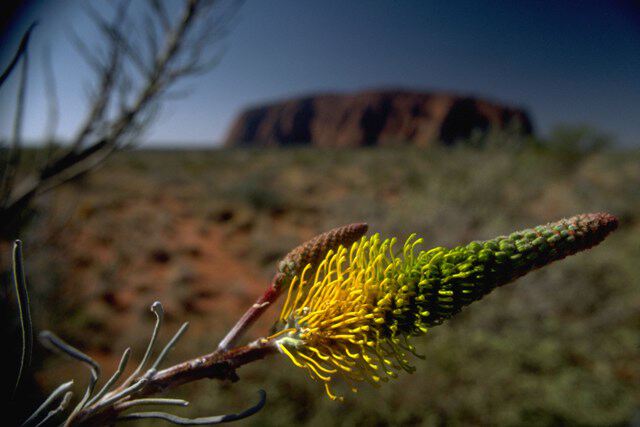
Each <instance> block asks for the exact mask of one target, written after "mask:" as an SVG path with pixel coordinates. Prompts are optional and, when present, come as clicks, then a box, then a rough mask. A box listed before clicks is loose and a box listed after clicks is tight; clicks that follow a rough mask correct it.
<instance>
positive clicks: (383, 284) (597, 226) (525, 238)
mask: <svg viewBox="0 0 640 427" xmlns="http://www.w3.org/2000/svg"><path fill="white" fill-rule="evenodd" d="M616 226H617V220H616V219H615V218H614V217H613V216H611V215H608V214H587V215H579V216H576V217H573V218H570V219H567V220H562V221H558V222H556V223H552V224H547V225H544V226H538V227H535V229H531V230H524V231H523V232H520V233H513V234H511V235H510V236H501V237H497V238H495V239H492V240H488V241H485V242H472V243H470V244H468V245H465V246H458V247H456V248H452V249H447V248H444V247H436V248H433V249H430V250H427V251H419V250H418V245H420V244H421V243H422V239H420V238H417V237H416V236H415V235H411V236H409V238H408V239H407V240H406V241H405V243H404V244H403V246H402V248H401V249H400V251H399V253H400V255H396V251H395V250H394V245H395V243H396V239H395V238H393V239H384V240H383V239H381V238H380V236H379V235H377V234H376V235H373V236H371V237H362V238H361V239H360V240H358V241H356V242H355V243H353V244H351V245H350V247H349V248H345V247H338V248H336V249H335V250H333V251H329V252H328V253H327V254H326V256H325V257H324V259H322V260H321V261H316V264H317V268H316V267H314V266H312V265H311V264H309V265H307V266H305V268H304V269H303V270H302V272H301V273H300V274H298V275H296V276H294V277H293V278H292V279H291V281H290V285H289V289H288V292H287V298H286V300H285V303H284V305H283V308H282V312H281V314H280V321H281V322H282V323H283V324H284V327H282V329H281V330H280V331H279V332H277V333H276V334H274V335H272V336H271V337H269V338H270V339H273V340H274V341H276V343H277V345H278V347H279V348H280V350H281V352H282V353H283V354H285V355H286V356H287V357H288V358H289V359H290V360H291V361H292V362H293V363H294V365H295V366H297V367H300V368H302V369H305V370H306V371H307V372H308V374H309V375H310V376H311V377H312V378H314V379H316V380H319V381H323V382H324V384H325V389H326V391H327V395H328V396H329V397H330V398H331V399H333V400H338V399H339V397H338V396H337V395H336V394H334V393H333V392H332V391H331V387H330V385H329V384H330V383H331V385H333V384H334V383H333V380H334V378H335V377H341V378H343V379H344V380H345V381H346V382H347V384H348V385H349V386H350V388H352V389H355V387H354V386H353V385H351V381H353V382H362V381H366V382H369V383H371V384H374V385H376V386H377V385H378V384H379V383H380V382H384V381H388V380H389V378H395V377H397V373H398V372H399V371H402V370H404V371H407V372H413V371H414V370H415V368H414V367H413V366H412V365H411V364H410V363H409V360H407V354H408V353H410V354H412V355H415V356H417V357H424V356H420V355H418V354H417V353H416V349H415V346H414V345H413V344H411V343H410V342H409V341H408V338H410V337H412V336H416V335H422V334H424V333H426V332H427V331H428V329H429V328H430V327H432V326H436V325H439V324H441V323H442V322H443V321H444V320H447V319H448V318H450V317H452V316H453V315H455V314H456V313H457V312H459V311H460V310H461V309H462V307H464V306H466V305H468V304H470V303H471V302H473V301H476V300H478V299H480V298H481V297H482V296H483V295H485V294H487V293H488V292H490V291H491V290H492V289H494V288H496V287H498V286H501V285H504V284H506V283H508V282H510V281H512V280H514V279H516V278H518V277H520V276H522V275H524V274H526V273H527V272H529V271H531V270H533V269H535V268H539V267H541V266H543V265H546V264H548V263H550V262H553V261H555V260H559V259H562V258H564V257H565V256H567V255H571V254H574V253H576V252H578V251H581V250H584V249H588V248H590V247H592V246H594V245H596V244H598V243H599V242H600V241H602V240H603V239H604V238H605V237H606V236H607V235H608V233H610V232H611V231H613V230H614V229H615V228H616ZM311 271H313V274H311V273H310V272H311ZM381 374H382V375H383V376H381Z"/></svg>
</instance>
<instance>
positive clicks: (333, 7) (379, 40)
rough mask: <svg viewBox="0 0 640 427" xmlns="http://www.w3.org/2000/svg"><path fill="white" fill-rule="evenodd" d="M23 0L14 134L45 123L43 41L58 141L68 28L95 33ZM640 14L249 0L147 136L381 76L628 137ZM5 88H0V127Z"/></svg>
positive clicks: (637, 107)
mask: <svg viewBox="0 0 640 427" xmlns="http://www.w3.org/2000/svg"><path fill="white" fill-rule="evenodd" d="M36 3H37V4H40V7H36V8H34V9H33V11H32V13H31V15H32V16H40V18H41V25H40V26H39V27H38V29H37V32H36V33H35V34H34V43H33V50H32V52H33V55H32V63H33V67H32V68H33V70H32V71H33V77H32V78H31V79H30V86H29V88H28V89H29V95H28V100H27V117H26V123H25V136H26V137H27V138H29V139H38V138H39V137H41V136H42V134H43V131H44V128H45V122H46V111H47V108H46V105H47V103H46V98H45V95H44V89H43V77H42V74H41V63H40V57H41V54H40V51H41V50H42V48H43V46H46V45H50V46H52V48H53V49H54V50H53V52H54V53H53V57H54V61H53V66H54V71H55V76H56V79H57V82H58V89H57V90H58V94H59V97H60V104H61V105H60V123H59V126H58V134H59V136H61V137H63V138H65V137H69V136H70V135H72V134H73V131H74V130H75V128H76V127H77V125H78V122H79V121H80V120H81V119H82V113H83V112H84V107H85V90H84V88H85V86H86V83H87V82H88V81H89V76H90V73H89V70H88V68H87V67H86V66H84V65H83V64H82V63H81V60H80V59H79V57H78V55H77V54H76V53H75V52H74V50H73V48H72V47H71V44H70V43H69V41H68V36H67V34H68V32H69V30H68V29H69V27H71V26H73V27H74V28H76V31H77V32H78V33H79V34H81V35H82V36H83V37H86V41H87V42H88V43H90V44H91V42H92V41H93V40H94V38H95V35H94V32H93V31H92V29H91V27H90V25H89V24H88V23H87V21H86V19H85V17H84V14H83V13H82V12H81V7H80V4H81V1H80V0H58V1H56V2H44V1H41V2H36ZM96 5H98V8H100V7H104V2H97V3H96ZM639 16H640V15H639V10H638V8H635V9H634V7H633V6H631V2H629V3H623V2H607V1H577V0H576V1H564V2H563V1H516V2H509V1H497V0H496V1H473V2H472V1H410V0H404V1H391V0H385V1H382V0H366V1H365V0H362V1H349V2H345V1H337V0H334V1H321V2H318V1H310V0H298V1H295V0H269V1H263V0H248V1H247V2H246V3H245V4H244V6H243V7H242V9H241V10H240V13H239V14H238V16H237V18H236V21H235V24H234V25H233V28H232V31H231V33H230V34H229V36H228V37H227V38H226V40H225V41H224V46H225V54H224V56H223V58H222V62H221V63H220V64H219V65H218V66H217V67H216V68H215V69H214V70H212V71H211V72H210V73H209V74H207V75H205V76H202V77H200V78H198V79H197V80H192V81H191V82H190V83H189V84H188V86H189V87H191V88H192V89H194V91H193V93H192V94H191V95H190V96H189V97H188V98H186V99H183V100H178V101H172V102H169V103H167V104H166V108H165V109H164V110H163V112H162V115H161V117H160V120H159V121H158V122H157V123H156V124H155V125H154V126H153V128H152V129H151V132H150V134H149V135H148V137H147V138H146V139H147V140H148V142H146V144H151V145H154V144H155V145H158V144H166V143H183V144H185V145H186V144H189V145H192V144H199V145H211V144H213V143H215V142H217V141H220V140H222V139H223V137H224V134H225V132H226V131H227V129H228V127H229V125H230V122H231V120H232V119H233V117H234V116H235V114H237V113H238V112H239V111H240V110H241V109H242V108H244V107H246V106H248V105H252V104H256V103H260V102H262V101H266V100H274V99H278V98H283V97H287V96H292V95H300V94H303V93H308V92H316V91H354V90H359V89H368V88H375V87H380V86H382V87H405V88H417V89H425V90H431V89H433V90H447V91H454V92H460V93H465V94H474V95H479V96H485V97H488V98H491V99H496V100H499V101H503V102H506V103H509V104H514V105H519V106H524V107H526V108H527V109H528V110H529V111H530V113H531V115H532V116H533V119H534V124H535V126H536V128H537V130H538V131H539V133H541V134H545V133H547V132H548V131H549V130H550V129H551V128H552V127H553V126H555V125H557V124H561V123H563V124H589V125H591V126H594V127H596V128H598V129H600V130H602V131H604V132H607V133H609V134H612V135H614V136H615V137H616V138H617V139H618V140H619V141H620V142H621V143H622V144H624V145H634V146H637V145H640V78H639V77H638V76H640V18H639ZM22 26H26V21H25V22H21V23H19V24H18V25H16V26H15V27H16V29H17V30H19V29H20V28H21V27H22ZM3 44H5V43H3ZM3 48H4V46H3ZM6 53H7V51H6V49H3V52H2V54H3V55H2V59H3V63H6V56H7V55H6ZM14 92H15V85H9V86H7V87H5V88H2V91H0V134H2V135H6V133H7V129H9V128H10V126H9V123H10V119H11V105H12V104H11V103H10V102H8V101H10V100H11V99H12V96H13V94H14Z"/></svg>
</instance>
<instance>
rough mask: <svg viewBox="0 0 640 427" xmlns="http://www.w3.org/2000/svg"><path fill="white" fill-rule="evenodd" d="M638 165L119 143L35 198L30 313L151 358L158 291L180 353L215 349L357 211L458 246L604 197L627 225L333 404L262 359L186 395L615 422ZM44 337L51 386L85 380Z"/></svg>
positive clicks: (311, 414)
mask: <svg viewBox="0 0 640 427" xmlns="http://www.w3.org/2000/svg"><path fill="white" fill-rule="evenodd" d="M639 164H640V153H638V152H637V150H636V151H624V152H623V151H598V150H591V151H585V150H580V149H577V148H576V147H573V148H567V149H560V148H558V147H551V148H549V147H543V146H534V145H533V144H532V145H529V144H526V143H523V144H517V143H513V144H504V143H498V144H495V145H491V144H489V146H487V147H485V148H482V149H481V148H477V147H476V148H474V147H470V146H456V147H453V148H448V149H444V148H432V149H424V150H419V149H413V148H408V147H396V148H376V149H358V150H326V151H323V150H318V149H296V150H248V149H241V150H240V149H237V150H210V151H161V150H154V151H145V150H139V151H135V152H129V153H121V154H118V155H116V156H115V157H114V158H113V159H112V160H111V161H110V162H109V163H108V164H107V165H106V166H105V167H103V168H102V169H100V170H99V171H97V172H95V173H94V174H92V175H90V176H87V177H86V178H84V179H83V180H82V181H81V182H77V183H75V184H72V185H67V186H64V187H60V188H59V189H57V190H55V191H54V192H52V193H49V194H47V195H46V196H44V197H42V198H41V199H40V200H39V206H38V209H37V213H36V215H35V216H34V218H33V219H32V221H31V223H30V225H29V228H28V230H27V232H26V234H25V235H24V236H23V238H24V240H25V254H26V258H27V260H26V265H27V268H28V271H29V272H30V274H29V284H30V290H31V294H32V297H31V299H32V305H33V313H34V318H35V325H36V327H37V328H38V329H40V328H43V329H44V328H48V329H53V330H55V331H56V332H57V333H58V334H59V335H61V336H63V337H65V338H66V339H68V340H69V341H70V342H71V343H73V344H75V345H77V346H78V347H79V348H81V349H82V350H83V351H86V352H88V353H90V354H92V355H94V356H95V357H96V359H98V360H99V361H100V362H101V363H103V364H104V366H105V367H108V368H111V369H112V368H114V367H115V365H116V364H117V362H118V359H119V356H120V354H121V352H122V351H123V350H124V348H125V347H127V346H129V345H132V344H133V351H134V356H133V357H134V358H140V357H141V356H142V353H143V352H144V347H145V345H146V340H147V337H148V335H149V332H150V328H151V324H152V318H153V316H152V314H151V312H150V311H149V309H148V307H149V304H150V303H151V302H153V301H154V300H160V301H162V302H163V304H164V306H165V311H166V315H167V317H166V319H167V325H166V326H165V328H164V332H165V333H166V334H169V333H171V332H173V331H175V329H177V327H178V326H179V325H180V323H181V322H183V321H187V320H188V321H190V322H191V328H190V330H189V331H188V333H187V335H186V336H185V337H184V339H183V341H182V344H181V345H180V346H178V347H177V348H176V349H175V351H174V352H173V353H172V354H171V356H170V358H171V360H173V361H178V360H181V359H183V358H187V357H190V356H196V355H198V354H202V353H206V352H210V351H212V350H213V349H214V348H215V346H216V345H217V343H218V341H219V340H220V339H221V338H222V336H223V334H224V333H225V332H226V330H227V329H228V328H229V327H230V326H231V325H232V324H233V323H234V322H235V320H236V318H237V316H238V315H239V314H241V312H242V311H243V310H244V309H245V308H246V307H247V306H248V305H250V304H252V303H253V301H254V300H255V298H256V297H257V296H258V295H259V294H260V293H261V292H262V290H263V289H264V288H265V287H266V285H267V284H268V282H269V280H270V278H271V276H272V275H273V272H274V270H275V268H276V266H275V263H276V262H277V260H278V259H279V258H280V257H281V256H282V255H284V254H285V253H286V252H287V251H288V250H290V249H291V248H292V247H294V246H296V245H297V244H299V243H300V242H302V241H304V240H306V239H308V238H310V237H312V236H313V235H315V234H317V233H319V232H321V231H324V230H327V229H329V228H332V227H334V226H337V225H341V224H346V223H350V222H360V221H365V222H367V223H369V226H370V229H371V230H373V231H379V232H381V233H382V234H383V235H395V236H398V237H400V238H403V237H406V236H408V235H409V234H410V233H412V232H416V233H418V234H419V235H421V236H422V237H424V239H425V242H426V243H425V247H431V246H438V245H443V246H452V245H456V244H459V243H464V242H468V241H471V240H477V239H485V238H491V237H494V236H496V235H499V234H505V233H509V232H511V231H513V230H516V229H520V228H524V227H528V226H532V225H536V224H541V223H545V222H548V221H552V220H556V219H559V218H562V217H565V216H570V215H573V214H576V213H579V212H597V211H608V212H611V213H613V214H615V215H617V216H618V218H619V219H620V229H619V231H618V232H617V233H615V234H614V235H612V236H611V237H610V238H609V239H607V241H606V242H604V243H603V244H602V245H601V246H599V247H597V248H595V249H593V250H591V251H589V252H587V253H583V254H579V255H576V256H574V257H572V258H570V259H567V260H565V261H563V262H562V263H557V264H554V265H552V266H550V267H547V268H545V269H543V270H540V271H538V272H535V273H532V274H530V275H528V276H527V277H525V278H522V279H519V280H518V281H517V282H516V283H514V284H512V285H509V286H506V287H504V288H501V289H499V290H497V291H495V292H494V293H493V294H491V295H490V296H488V297H486V298H485V299H484V300H483V301H481V302H480V303H477V304H474V305H473V306H471V307H469V308H467V309H465V310H464V311H463V312H462V313H461V314H460V315H458V316H457V317H455V318H454V319H453V320H451V321H450V322H447V323H445V324H444V325H442V326H439V327H437V328H433V329H432V330H430V331H429V332H428V333H427V335H426V336H425V337H423V338H420V339H417V340H415V343H416V345H417V346H418V350H419V352H420V353H422V354H423V355H424V356H425V360H417V361H416V366H417V372H416V373H414V374H412V375H409V374H401V375H400V378H399V379H398V380H397V381H393V382H391V383H389V384H385V385H384V386H383V387H381V388H379V389H376V388H373V387H366V386H365V387H362V388H361V390H360V392H359V393H358V394H357V395H348V396H346V400H345V402H344V403H341V404H340V403H336V402H332V401H330V400H329V399H327V398H326V396H324V394H323V392H322V390H321V387H320V386H319V385H318V384H316V383H313V382H312V381H309V379H308V378H307V377H306V376H305V375H304V374H303V373H302V372H300V371H299V370H298V369H295V368H293V367H292V366H291V365H290V364H289V363H288V362H287V361H286V360H284V359H282V358H274V357H272V358H268V359H265V360H263V361H261V362H259V363H255V364H252V365H249V366H247V367H244V368H242V369H240V370H239V372H238V373H239V375H240V377H241V381H240V382H238V383H234V384H231V383H228V384H227V383H219V382H214V381H211V382H202V381H201V382H198V383H195V384H192V385H189V386H187V387H185V388H184V389H181V393H183V396H187V397H188V398H189V399H190V400H191V401H192V405H191V407H190V408H189V409H187V410H186V411H187V412H185V413H188V414H189V415H190V416H196V415H198V414H201V415H207V414H210V413H212V412H213V413H215V412H219V413H223V412H229V411H232V410H235V409H241V408H243V407H246V403H247V402H248V401H254V400H255V399H256V391H257V390H258V389H260V388H263V389H265V390H266V391H267V393H268V396H269V397H268V403H267V405H268V406H267V409H266V410H264V411H262V412H261V413H259V414H257V415H255V416H254V417H252V418H249V419H248V420H245V421H241V422H240V423H244V424H246V425H287V424H291V423H296V424H306V425H318V426H319V425H334V424H336V423H338V424H343V425H371V424H375V425H442V424H443V423H446V424H448V425H469V424H476V425H481V424H482V425H486V424H501V425H558V424H568V425H624V424H626V423H629V422H631V421H632V420H637V419H638V417H640V389H639V388H638V384H639V383H640V334H638V330H639V327H640V278H639V276H638V272H637V260H638V259H639V257H640V246H639V245H638V236H639V235H640V221H639V220H640V214H639V213H638V212H640V191H639V189H640V168H638V165H639ZM276 315H277V310H273V312H271V313H270V314H269V315H267V316H265V318H264V319H262V321H261V322H260V323H259V324H257V325H256V326H255V328H254V330H253V334H254V336H256V337H257V336H259V335H264V334H265V333H267V332H268V330H269V328H270V327H271V323H270V322H272V321H273V320H274V319H275V318H276ZM163 338H165V339H166V338H167V336H164V337H163ZM36 350H37V353H36V358H35V360H36V363H35V365H34V370H35V371H36V372H37V373H36V380H37V383H38V384H39V385H40V386H41V387H42V388H43V389H51V388H52V387H53V386H54V385H57V384H58V383H60V382H61V381H63V380H67V379H69V378H70V377H73V376H77V375H74V374H76V373H77V366H76V365H74V364H73V363H68V362H66V361H65V360H62V359H60V358H57V357H52V356H50V355H48V354H46V353H45V352H44V351H42V350H41V349H38V348H36ZM178 394H179V393H178ZM34 398H35V396H34Z"/></svg>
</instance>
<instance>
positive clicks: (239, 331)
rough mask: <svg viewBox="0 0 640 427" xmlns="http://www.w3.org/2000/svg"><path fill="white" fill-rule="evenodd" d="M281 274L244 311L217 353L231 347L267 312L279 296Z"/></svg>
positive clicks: (219, 346)
mask: <svg viewBox="0 0 640 427" xmlns="http://www.w3.org/2000/svg"><path fill="white" fill-rule="evenodd" d="M281 276H282V273H278V274H276V275H275V276H274V277H273V280H272V281H271V284H270V285H269V287H268V288H267V290H266V291H265V292H264V294H263V295H262V296H261V297H260V298H258V300H257V301H256V302H255V303H254V304H253V305H252V306H251V307H249V308H248V309H247V311H245V313H244V314H243V315H242V317H241V318H240V319H239V320H238V322H237V323H236V324H235V325H234V326H233V328H231V330H230V331H229V332H228V333H227V335H225V337H224V338H223V339H222V341H220V344H218V351H219V352H224V351H227V350H228V349H229V348H231V347H233V346H234V345H235V344H236V343H237V342H238V340H239V339H240V338H242V336H243V335H244V333H245V332H246V331H247V329H249V328H250V327H251V325H253V324H254V323H255V322H256V320H258V318H259V317H260V316H262V313H264V312H265V311H267V309H268V308H269V306H270V305H271V304H273V303H274V302H275V301H276V300H277V299H278V297H279V296H280V293H281V291H280V289H281V287H280V286H278V281H279V280H280V278H281Z"/></svg>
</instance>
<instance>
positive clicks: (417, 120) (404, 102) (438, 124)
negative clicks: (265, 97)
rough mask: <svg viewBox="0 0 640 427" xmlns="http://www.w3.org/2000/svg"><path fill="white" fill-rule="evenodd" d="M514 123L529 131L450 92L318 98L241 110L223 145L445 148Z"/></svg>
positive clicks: (516, 116) (515, 115)
mask: <svg viewBox="0 0 640 427" xmlns="http://www.w3.org/2000/svg"><path fill="white" fill-rule="evenodd" d="M516 124H517V126H519V127H518V129H519V130H520V131H521V132H522V133H525V134H531V133H532V132H533V126H532V124H531V120H530V119H529V116H528V114H527V112H526V111H524V110H522V109H519V108H513V107H509V106H505V105H500V104H497V103H495V102H491V101H487V100H483V99H478V98H473V97H463V96H457V95H453V94H449V93H425V92H411V91H405V90H385V91H367V92H360V93H355V94H321V95H315V96H305V97H302V98H296V99H290V100H285V101H281V102H276V103H273V104H268V105H262V106H257V107H254V108H250V109H248V110H245V111H244V112H242V113H241V114H240V116H239V117H238V118H237V119H236V120H235V122H234V124H233V125H232V127H231V129H230V131H229V133H228V135H227V137H226V139H225V145H227V146H288V145H307V144H313V145H317V146H322V147H355V146H367V145H392V144H412V145H417V146H427V145H431V144H434V143H438V142H442V143H443V144H446V145H449V144H453V143H455V142H456V141H457V140H459V139H463V138H468V137H469V136H470V135H471V133H472V132H473V131H474V130H475V129H479V130H481V131H486V130H489V129H491V128H499V129H502V128H505V127H507V126H510V125H516Z"/></svg>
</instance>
